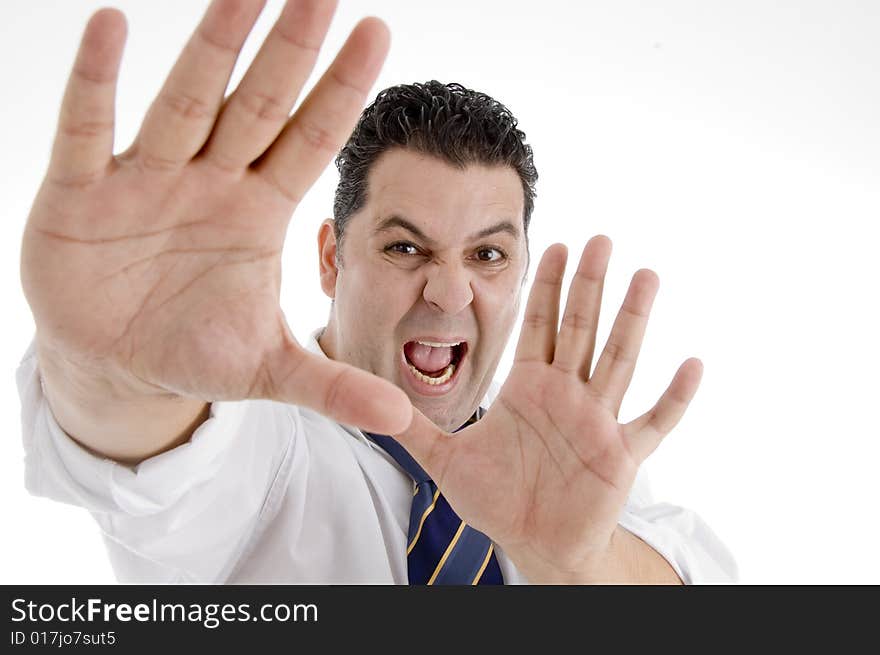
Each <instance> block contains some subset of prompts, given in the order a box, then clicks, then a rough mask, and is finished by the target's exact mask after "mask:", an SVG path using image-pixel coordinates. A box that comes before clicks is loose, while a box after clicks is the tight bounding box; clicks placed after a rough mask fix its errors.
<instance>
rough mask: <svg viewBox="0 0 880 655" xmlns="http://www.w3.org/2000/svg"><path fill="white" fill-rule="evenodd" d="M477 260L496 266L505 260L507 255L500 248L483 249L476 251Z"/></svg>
mask: <svg viewBox="0 0 880 655" xmlns="http://www.w3.org/2000/svg"><path fill="white" fill-rule="evenodd" d="M477 259H478V260H479V261H481V262H485V263H487V264H498V263H500V262H502V261H504V260H505V259H507V255H506V254H505V253H504V251H503V250H501V249H500V248H494V247H485V248H480V249H479V250H477Z"/></svg>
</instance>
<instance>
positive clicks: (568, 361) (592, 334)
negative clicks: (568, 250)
mask: <svg viewBox="0 0 880 655" xmlns="http://www.w3.org/2000/svg"><path fill="white" fill-rule="evenodd" d="M610 257H611V240H610V239H609V238H608V237H606V236H601V235H600V236H596V237H593V238H592V239H590V240H589V242H587V245H586V246H585V247H584V252H583V254H582V255H581V261H580V263H579V264H578V268H577V271H575V274H574V279H573V280H572V282H571V286H570V287H569V289H568V299H567V300H566V302H565V312H564V313H563V315H562V323H561V325H560V328H559V336H558V337H557V339H556V353H555V354H554V356H553V365H554V366H556V367H558V368H561V369H562V370H564V371H567V372H574V373H575V374H576V375H577V376H578V377H579V378H580V379H582V380H586V379H587V378H588V377H589V376H590V368H591V367H592V365H593V351H594V349H595V347H596V329H597V326H598V325H599V310H600V309H601V307H602V287H603V284H604V281H605V273H606V271H607V270H608V259H609V258H610Z"/></svg>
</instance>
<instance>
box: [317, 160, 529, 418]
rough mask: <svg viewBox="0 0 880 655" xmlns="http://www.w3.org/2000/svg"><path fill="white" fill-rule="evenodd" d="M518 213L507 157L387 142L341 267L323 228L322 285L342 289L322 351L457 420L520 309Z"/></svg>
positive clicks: (485, 378)
mask: <svg viewBox="0 0 880 655" xmlns="http://www.w3.org/2000/svg"><path fill="white" fill-rule="evenodd" d="M522 216H523V189H522V183H521V182H520V178H519V176H518V175H517V174H516V171H515V170H514V169H513V168H511V167H508V166H501V167H487V166H483V165H469V166H467V167H466V168H464V169H457V168H455V167H453V166H451V165H449V164H447V163H445V162H443V161H442V160H440V159H437V158H435V157H431V156H427V155H421V154H418V153H414V152H411V151H407V150H402V149H395V150H391V151H389V152H386V153H384V154H383V155H382V156H381V157H380V158H379V159H378V160H377V161H376V162H375V164H374V165H373V168H372V170H371V172H370V175H369V178H368V194H367V203H366V206H364V207H363V208H362V209H361V210H360V211H358V212H357V213H356V214H354V215H353V216H352V217H351V219H350V221H349V223H348V225H347V226H346V229H345V236H344V238H343V241H342V247H341V250H340V252H339V256H340V260H341V261H340V262H339V266H337V265H336V262H335V255H336V242H335V239H334V238H333V230H332V224H331V223H330V222H329V221H326V222H325V223H324V225H322V228H321V234H320V237H319V241H320V249H321V285H322V287H323V289H324V291H325V293H327V295H328V296H330V297H331V298H335V302H334V305H333V309H332V310H331V315H330V321H329V324H328V326H327V329H326V330H325V331H324V334H323V336H322V337H321V339H320V342H321V346H322V348H323V349H324V351H325V352H326V353H327V355H328V356H330V357H332V358H333V359H336V360H340V361H345V362H348V363H350V364H353V365H354V366H357V367H358V368H362V369H364V370H367V371H371V372H372V373H375V374H376V375H378V376H380V377H383V378H385V379H386V380H390V381H391V382H393V383H394V384H396V385H397V386H398V387H400V388H401V389H403V390H404V391H405V392H406V394H407V395H408V396H409V397H410V400H411V401H412V403H413V405H415V406H416V407H417V408H418V409H419V410H421V411H422V412H423V413H424V414H425V415H426V416H427V417H428V418H430V419H431V420H432V421H433V422H434V423H436V424H437V425H438V426H440V427H441V428H444V429H446V430H453V429H455V428H457V427H458V426H460V425H461V424H462V423H464V422H465V421H466V420H467V418H468V417H469V416H470V415H471V414H472V413H473V411H474V410H475V409H476V407H477V405H478V404H479V402H480V400H481V399H482V397H483V395H484V394H485V392H486V390H487V387H488V386H489V383H490V381H491V379H492V375H493V374H494V372H495V369H496V367H497V366H498V361H499V360H500V358H501V355H502V353H503V351H504V346H505V344H506V343H507V340H508V337H509V336H510V331H511V329H512V328H513V324H514V321H515V320H516V315H517V310H518V305H519V296H520V291H521V289H522V282H523V279H524V276H525V273H526V269H527V266H528V251H527V247H526V239H525V235H524V233H523V225H522Z"/></svg>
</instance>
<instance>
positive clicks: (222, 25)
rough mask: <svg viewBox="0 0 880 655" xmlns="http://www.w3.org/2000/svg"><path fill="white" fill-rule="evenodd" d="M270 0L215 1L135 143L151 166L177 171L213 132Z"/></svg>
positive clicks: (136, 149) (176, 66)
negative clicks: (239, 61) (236, 69)
mask: <svg viewBox="0 0 880 655" xmlns="http://www.w3.org/2000/svg"><path fill="white" fill-rule="evenodd" d="M264 3H265V0H214V2H212V3H211V5H210V6H209V7H208V10H207V11H206V12H205V16H204V18H202V21H201V23H199V26H198V27H197V28H196V30H195V32H193V35H192V37H190V40H189V41H188V42H187V44H186V45H185V46H184V48H183V51H182V52H181V53H180V57H179V58H178V60H177V62H176V63H175V64H174V68H172V69H171V73H169V75H168V79H167V80H166V81H165V84H164V86H163V87H162V90H161V91H159V95H158V96H157V97H156V99H155V100H154V101H153V104H152V105H151V106H150V109H149V111H148V112H147V116H146V118H145V119H144V124H143V125H142V126H141V131H140V133H139V134H138V137H137V140H136V142H135V144H136V147H135V151H134V152H135V154H136V155H137V157H138V159H139V160H140V162H141V163H142V164H143V165H144V166H145V167H147V168H155V169H159V170H173V169H175V168H178V167H180V166H182V165H183V164H185V163H186V162H187V161H189V160H190V159H191V158H192V157H193V155H195V154H196V153H197V152H198V151H199V150H200V149H201V147H202V146H203V145H204V143H205V140H206V139H207V138H208V135H209V134H210V133H211V128H212V127H213V126H214V121H215V120H216V118H217V112H218V111H219V108H220V103H221V102H222V101H223V94H224V93H225V92H226V85H227V84H228V83H229V76H230V75H231V74H232V69H233V68H234V66H235V60H236V59H237V58H238V54H239V51H240V50H241V47H242V45H243V44H244V41H245V39H246V38H247V35H248V33H249V32H250V30H251V28H252V27H253V25H254V23H255V22H256V20H257V16H259V14H260V11H261V10H262V8H263V4H264Z"/></svg>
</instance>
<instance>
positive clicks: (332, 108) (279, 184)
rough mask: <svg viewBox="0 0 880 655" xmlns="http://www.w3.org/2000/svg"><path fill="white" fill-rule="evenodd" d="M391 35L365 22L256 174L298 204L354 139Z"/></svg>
mask: <svg viewBox="0 0 880 655" xmlns="http://www.w3.org/2000/svg"><path fill="white" fill-rule="evenodd" d="M389 40H390V35H389V33H388V28H387V27H386V26H385V24H384V23H383V22H382V21H380V20H379V19H377V18H366V19H364V20H362V21H361V22H360V23H358V25H357V26H356V27H355V29H354V30H353V31H352V33H351V34H350V35H349V37H348V40H347V41H346V42H345V45H343V46H342V49H341V50H340V51H339V54H337V55H336V59H335V60H334V61H333V63H332V64H331V65H330V68H328V69H327V71H326V72H325V73H324V75H323V76H322V77H321V79H320V80H319V81H318V83H317V85H315V88H314V89H312V91H311V92H310V93H309V95H308V97H306V99H305V101H304V102H303V103H302V106H300V108H299V109H298V110H297V111H296V113H295V114H294V115H293V118H291V119H290V120H289V121H288V122H287V125H286V126H285V127H284V130H283V131H282V132H281V135H280V136H279V137H278V139H277V140H276V141H275V143H274V144H272V146H271V147H270V148H269V150H268V151H267V152H266V155H265V157H263V158H261V159H260V160H259V161H258V162H257V164H256V166H255V169H256V170H257V172H258V173H259V174H261V175H262V176H263V177H264V178H265V179H266V181H267V182H269V183H270V184H271V185H272V186H274V187H275V188H276V189H277V190H278V191H279V192H280V193H281V194H283V195H284V196H285V197H286V198H288V199H289V200H291V201H293V202H295V203H297V202H299V200H300V198H302V196H303V194H305V192H306V190H307V189H308V188H309V187H310V186H311V185H312V184H313V183H314V181H315V180H316V179H318V176H319V175H320V174H321V172H322V171H323V170H324V168H326V166H327V163H328V162H329V161H330V159H331V158H332V157H333V156H334V155H335V154H336V153H337V151H338V150H339V149H340V148H341V147H342V144H343V143H345V141H346V140H347V139H348V137H349V136H350V135H351V130H352V127H353V126H354V124H355V122H356V121H357V119H358V117H359V116H360V113H361V109H362V108H363V106H364V101H365V100H366V97H367V93H368V92H369V90H370V88H371V87H372V85H373V82H375V81H376V77H377V76H378V75H379V70H380V69H381V67H382V63H383V62H384V61H385V56H386V55H387V54H388V45H389Z"/></svg>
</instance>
